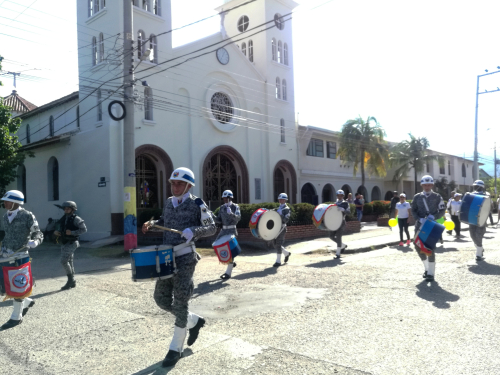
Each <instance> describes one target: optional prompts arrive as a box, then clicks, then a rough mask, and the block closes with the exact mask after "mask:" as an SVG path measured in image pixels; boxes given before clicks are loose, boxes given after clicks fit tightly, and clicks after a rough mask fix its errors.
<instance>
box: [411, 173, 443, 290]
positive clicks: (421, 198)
mask: <svg viewBox="0 0 500 375" xmlns="http://www.w3.org/2000/svg"><path fill="white" fill-rule="evenodd" d="M420 185H421V186H422V189H423V191H422V192H421V193H418V194H415V196H414V197H413V201H412V202H411V214H412V215H413V217H414V218H415V236H416V235H417V233H418V231H419V229H420V228H421V226H422V225H423V224H424V223H425V220H426V219H429V220H437V219H439V218H441V217H443V216H444V213H445V212H446V208H445V205H444V201H443V198H442V197H441V195H439V194H438V193H435V192H434V191H432V186H433V185H434V179H433V178H432V177H431V176H429V175H426V176H424V177H422V179H421V180H420ZM415 250H416V251H417V254H418V256H419V257H420V259H421V260H422V263H423V264H424V268H425V272H424V274H423V276H422V277H423V278H425V279H426V280H427V281H434V275H435V270H436V254H435V252H434V250H430V251H431V255H427V254H425V253H424V252H422V251H421V250H420V249H419V248H418V247H417V246H416V245H415Z"/></svg>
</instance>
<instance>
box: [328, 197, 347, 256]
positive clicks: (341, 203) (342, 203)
mask: <svg viewBox="0 0 500 375" xmlns="http://www.w3.org/2000/svg"><path fill="white" fill-rule="evenodd" d="M335 204H336V205H337V206H338V207H341V208H343V209H344V211H343V212H342V224H341V225H340V228H339V229H337V230H336V231H331V232H330V239H331V240H332V241H333V242H335V243H337V247H342V233H343V232H344V226H345V217H346V215H347V213H348V212H351V211H350V210H351V207H350V206H349V203H348V202H347V201H346V200H337V202H335Z"/></svg>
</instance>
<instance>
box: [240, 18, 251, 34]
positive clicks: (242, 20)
mask: <svg viewBox="0 0 500 375" xmlns="http://www.w3.org/2000/svg"><path fill="white" fill-rule="evenodd" d="M249 22H250V20H249V19H248V17H247V16H241V17H240V19H239V20H238V30H239V32H240V33H242V32H243V31H247V29H248V24H249Z"/></svg>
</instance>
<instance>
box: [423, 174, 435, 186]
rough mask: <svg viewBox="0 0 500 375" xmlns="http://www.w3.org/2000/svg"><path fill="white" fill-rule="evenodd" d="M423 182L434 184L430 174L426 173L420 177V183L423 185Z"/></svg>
mask: <svg viewBox="0 0 500 375" xmlns="http://www.w3.org/2000/svg"><path fill="white" fill-rule="evenodd" d="M423 184H432V185H434V179H433V178H432V177H431V176H429V175H426V176H424V177H422V179H421V180H420V185H423Z"/></svg>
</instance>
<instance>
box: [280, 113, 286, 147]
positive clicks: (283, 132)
mask: <svg viewBox="0 0 500 375" xmlns="http://www.w3.org/2000/svg"><path fill="white" fill-rule="evenodd" d="M280 130H281V143H285V120H283V119H281V120H280Z"/></svg>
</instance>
